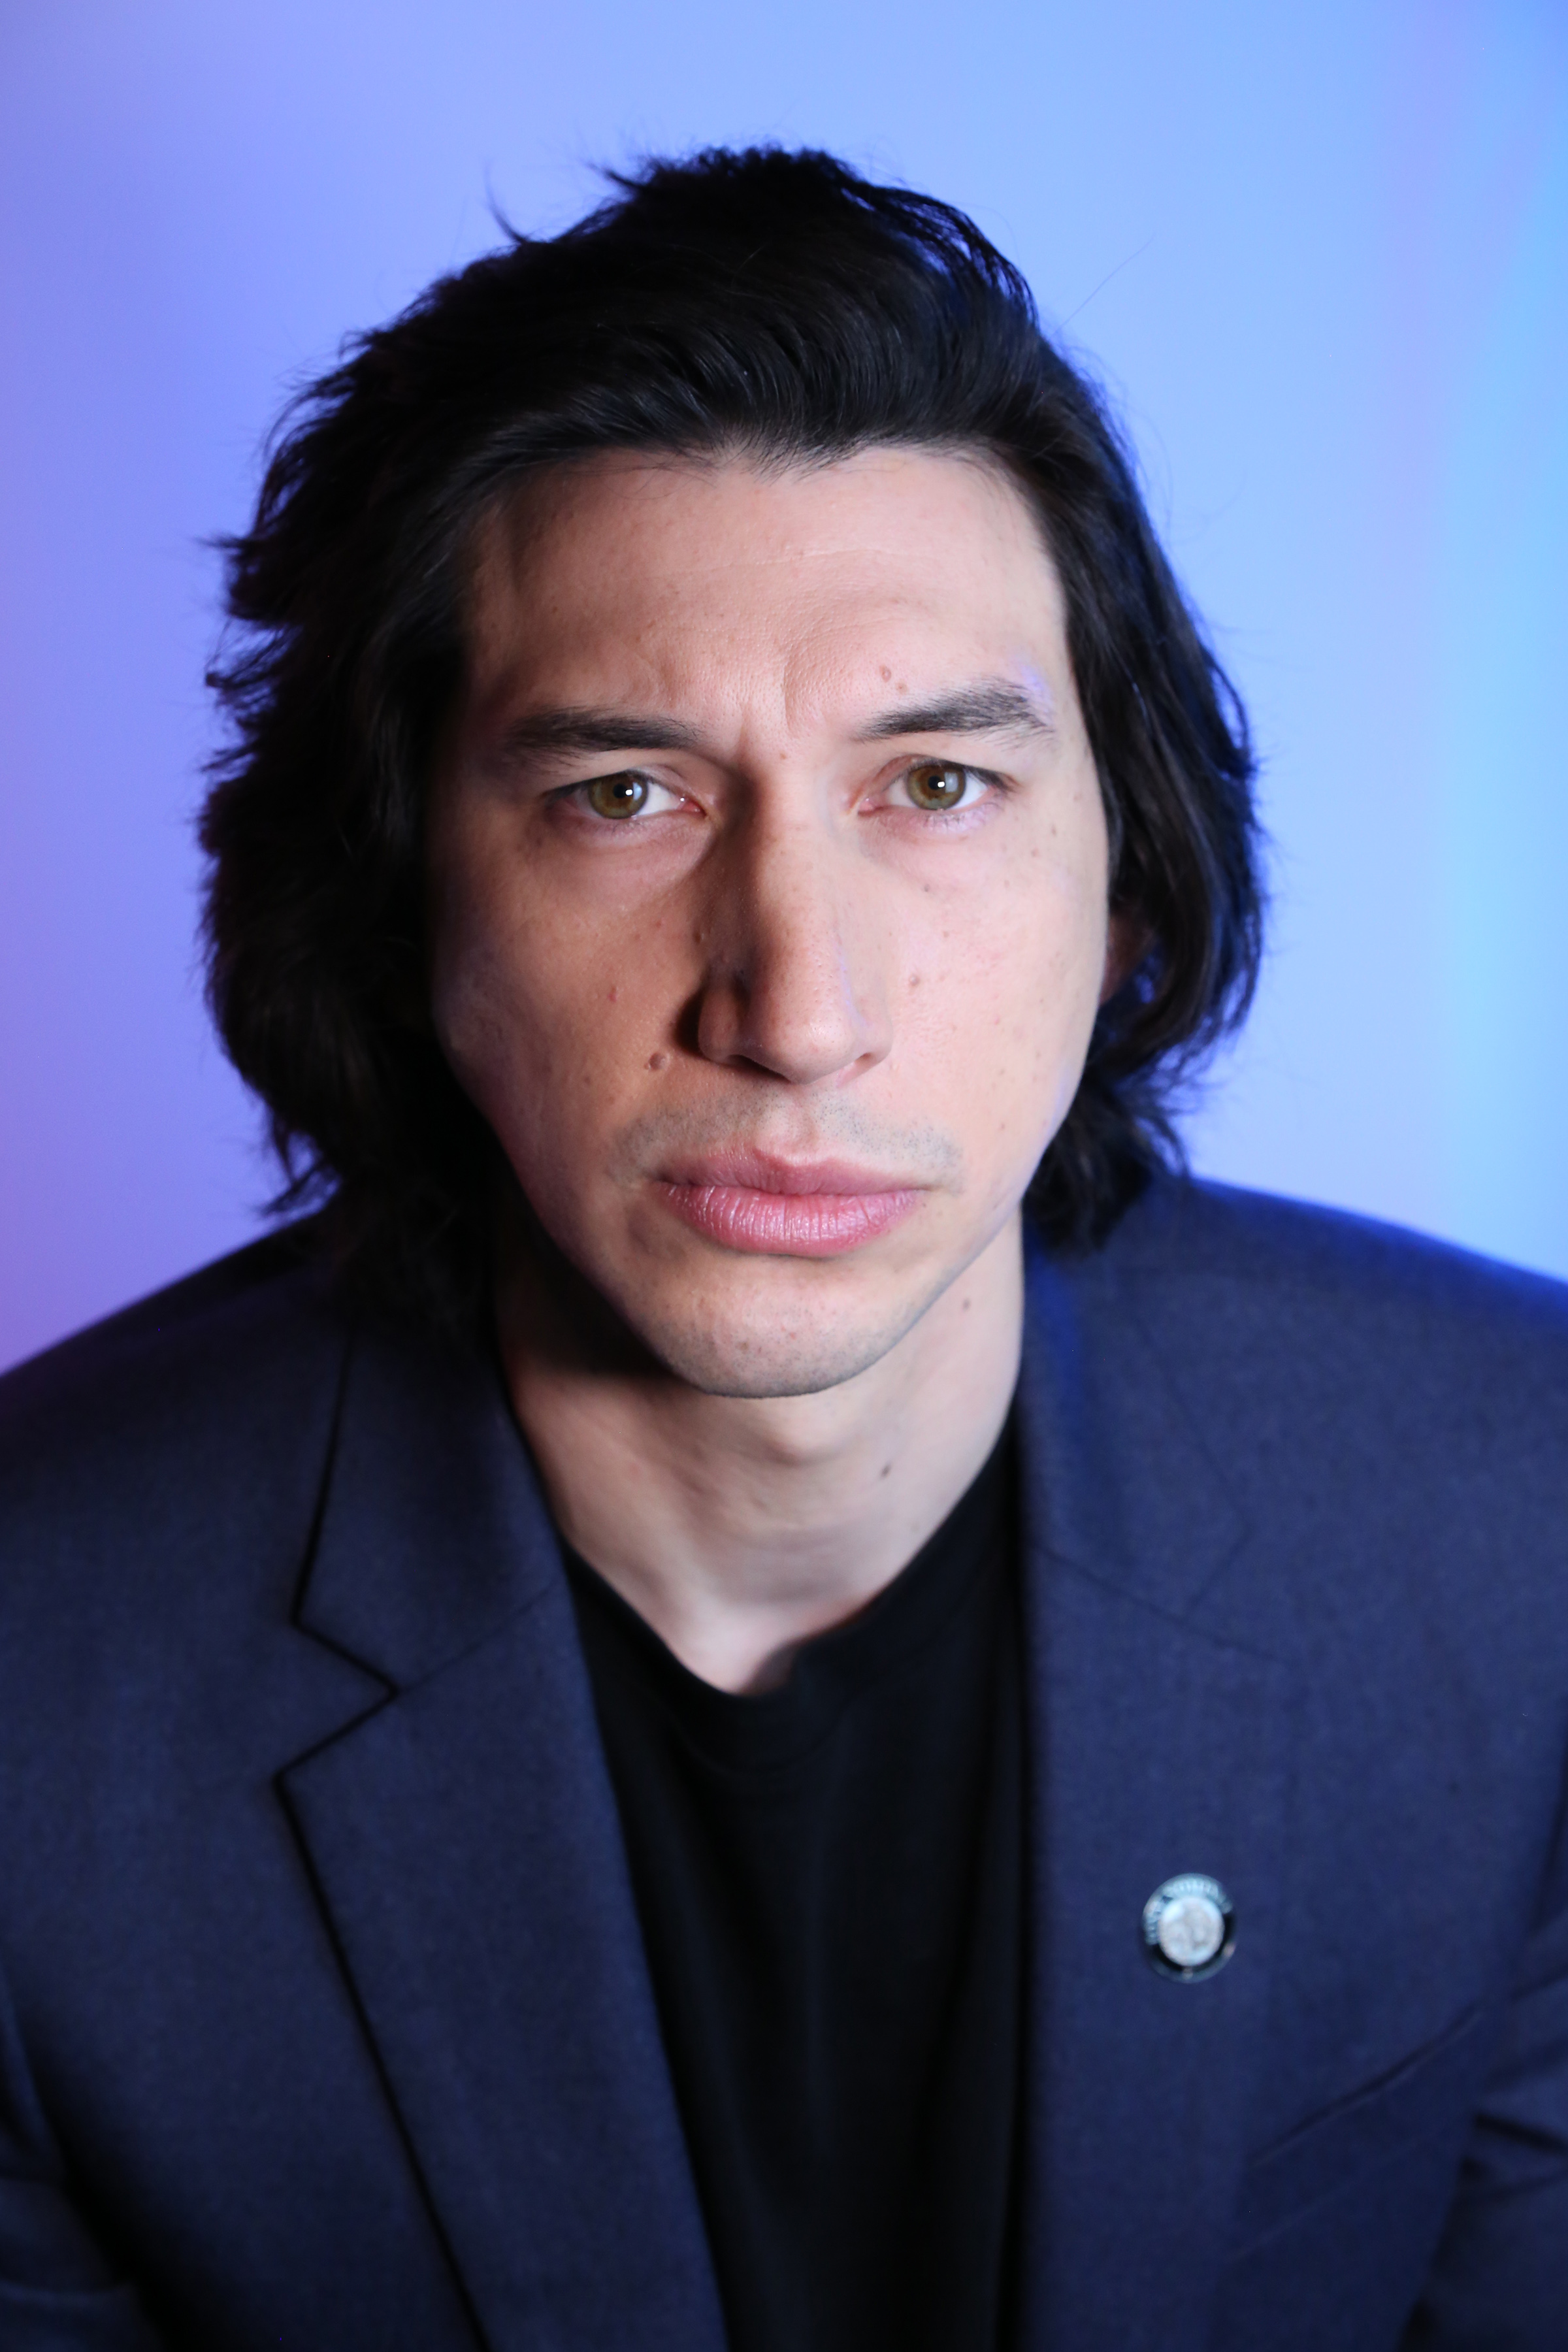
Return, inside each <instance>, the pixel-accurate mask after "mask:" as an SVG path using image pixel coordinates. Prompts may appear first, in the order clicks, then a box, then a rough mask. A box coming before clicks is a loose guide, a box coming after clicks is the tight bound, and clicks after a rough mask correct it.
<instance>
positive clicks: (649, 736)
mask: <svg viewBox="0 0 1568 2352" xmlns="http://www.w3.org/2000/svg"><path fill="white" fill-rule="evenodd" d="M1050 732H1051V719H1050V714H1049V712H1048V710H1047V709H1044V708H1043V707H1042V706H1041V704H1040V702H1039V701H1038V700H1037V698H1036V697H1035V696H1034V695H1032V694H1030V693H1029V692H1027V690H1026V688H1023V687H1021V686H1015V685H1013V684H1012V683H1011V681H1010V680H1008V679H1006V678H986V679H984V680H982V681H981V682H980V683H979V684H977V685H974V686H963V687H958V688H954V690H953V691H952V693H950V694H943V695H940V696H939V697H938V698H936V699H935V700H934V701H932V702H922V703H911V704H909V705H905V706H901V707H900V709H896V710H885V711H883V712H882V713H881V714H880V715H879V717H878V718H876V719H872V720H871V721H870V723H869V724H868V726H866V727H863V728H862V729H861V730H860V732H859V736H858V740H859V741H860V742H862V743H876V742H881V741H882V740H884V739H886V738H887V737H889V736H895V735H997V734H1014V735H1048V734H1049V733H1050ZM701 749H702V738H701V736H700V733H699V732H698V730H697V729H696V728H694V727H683V726H682V725H681V724H680V723H679V720H678V719H662V718H659V717H658V716H656V714H655V713H653V712H652V711H636V710H607V709H592V708H579V707H575V706H569V707H567V708H565V709H559V710H535V711H531V712H529V713H527V714H526V715H525V716H524V717H522V718H521V719H513V720H512V722H511V724H510V726H509V727H508V728H507V729H506V730H505V732H504V733H503V734H502V736H501V738H500V742H499V743H498V745H497V747H496V750H497V753H498V755H499V756H500V759H502V760H503V761H504V760H518V759H526V758H527V756H528V754H529V753H530V752H545V753H549V752H556V753H564V754H568V755H572V756H577V757H581V756H584V755H586V756H588V757H594V756H596V755H597V754H598V753H600V752H605V753H612V754H613V753H615V752H617V751H700V750H701Z"/></svg>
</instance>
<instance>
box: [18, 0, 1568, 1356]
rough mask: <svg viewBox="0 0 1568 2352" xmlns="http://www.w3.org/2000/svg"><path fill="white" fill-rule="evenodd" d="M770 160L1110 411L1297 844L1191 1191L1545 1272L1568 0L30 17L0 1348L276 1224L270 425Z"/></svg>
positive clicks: (1558, 710)
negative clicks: (248, 798)
mask: <svg viewBox="0 0 1568 2352" xmlns="http://www.w3.org/2000/svg"><path fill="white" fill-rule="evenodd" d="M750 139H779V140H784V141H789V142H801V141H808V142H816V143H821V144H826V145H828V146H831V147H834V148H837V149H838V150H839V151H840V152H843V153H845V154H846V155H847V156H849V157H850V158H852V159H853V160H855V161H856V162H858V163H861V164H862V165H868V166H870V167H871V168H872V169H874V170H876V171H879V172H881V173H887V174H891V175H896V176H901V177H904V178H907V179H909V180H911V181H913V182H915V183H916V184H920V185H922V186H926V187H929V188H931V189H932V190H934V191H936V192H937V193H939V194H942V195H945V196H948V197H951V198H952V199H954V200H956V201H957V202H958V203H959V204H961V205H964V206H965V207H967V209H968V210H970V211H971V212H973V214H974V215H975V216H976V217H977V219H978V220H979V221H980V223H981V224H982V226H984V228H985V229H986V230H987V231H988V232H989V233H990V234H991V235H992V236H994V238H995V239H996V240H997V241H998V242H999V243H1000V244H1001V245H1002V246H1003V247H1005V249H1006V250H1007V251H1008V252H1009V253H1010V254H1012V255H1013V256H1014V257H1015V258H1016V260H1017V261H1019V262H1020V263H1021V264H1022V266H1023V267H1024V268H1025V269H1026V272H1027V274H1028V276H1029V277H1030V278H1031V280H1032V282H1033V284H1034V286H1035V289H1036V290H1037V295H1038V298H1039V300H1040V303H1041V307H1042V309H1043V310H1044V311H1045V313H1046V315H1047V319H1048V320H1052V321H1055V322H1057V323H1058V325H1059V326H1061V327H1062V328H1064V329H1065V331H1066V334H1067V336H1068V339H1069V340H1070V341H1071V342H1072V344H1073V345H1074V346H1075V348H1076V349H1077V350H1078V351H1079V352H1080V353H1084V354H1088V355H1089V356H1090V357H1091V359H1092V361H1093V362H1094V364H1095V365H1096V367H1097V368H1098V370H1099V371H1100V373H1101V374H1102V376H1103V378H1104V379H1105V380H1106V381H1107V382H1108V383H1109V384H1110V387H1111V388H1112V391H1113V393H1114V394H1115V397H1116V399H1117V400H1118V402H1119V404H1121V409H1122V411H1123V414H1124V415H1125V416H1126V417H1127V419H1128V421H1129V424H1130V426H1131V432H1132V435H1133V436H1134V439H1135V441H1136V444H1137V446H1138V448H1139V451H1140V453H1141V455H1142V461H1143V465H1144V467H1145V470H1146V474H1147V478H1148V482H1149V486H1150V492H1151V497H1152V504H1153V508H1154V511H1155V514H1156V517H1157V518H1158V519H1159V520H1160V521H1161V523H1162V525H1163V528H1164V530H1165V531H1166V533H1167V536H1168V540H1169V542H1170V544H1171V547H1172V549H1173V553H1174V557H1175V560H1176V562H1177V566H1178V569H1179V570H1180V571H1181V572H1182V573H1183V574H1184V577H1185V579H1186V580H1187V582H1188V583H1189V584H1190V586H1191V588H1192V589H1193V591H1194V593H1195V596H1196V598H1197V601H1198V603H1199V604H1200V605H1201V607H1202V608H1203V609H1204V611H1205V613H1206V614H1208V616H1209V618H1210V620H1211V622H1212V625H1213V626H1214V628H1215V633H1216V635H1217V637H1218V640H1219V643H1220V645H1221V647H1222V649H1223V651H1224V653H1225V656H1226V658H1227V660H1228V661H1229V663H1230V664H1231V665H1232V667H1233V669H1234V671H1235V674H1236V675H1237V678H1238V680H1239V682H1240V684H1241V686H1242V688H1243V690H1244V692H1245V693H1246V694H1247V698H1248V699H1249V702H1250V704H1251V707H1252V709H1253V712H1254V715H1255V718H1256V721H1257V725H1258V734H1259V737H1260V740H1261V743H1262V747H1263V751H1264V753H1265V756H1266V760H1267V763H1268V770H1267V779H1266V813H1267V817H1268V824H1269V827H1270V830H1271V832H1272V835H1273V838H1274V842H1275V845H1276V846H1275V858H1274V881H1275V888H1276V893H1277V898H1278V913H1277V921H1276V929H1275V943H1274V949H1273V953H1272V957H1271V961H1270V963H1269V967H1268V979H1267V982H1266V984H1265V988H1264V992H1263V995H1262V998H1261V1001H1260V1003H1259V1004H1258V1011H1257V1013H1256V1015H1255V1017H1254V1021H1253V1023H1252V1025H1251V1028H1250V1031H1249V1033H1248V1035H1247V1041H1246V1043H1245V1044H1244V1045H1243V1046H1242V1048H1241V1049H1240V1051H1239V1052H1238V1053H1237V1055H1235V1056H1234V1057H1233V1058H1232V1060H1231V1062H1230V1063H1229V1065H1228V1066H1226V1067H1225V1068H1224V1069H1222V1070H1221V1071H1220V1072H1218V1073H1217V1074H1216V1077H1215V1084H1214V1086H1213V1087H1211V1089H1210V1091H1209V1094H1208V1097H1207V1098H1206V1100H1205V1102H1204V1103H1203V1104H1201V1105H1200V1106H1199V1107H1198V1108H1197V1109H1196V1111H1195V1112H1194V1117H1193V1119H1192V1121H1191V1124H1190V1135H1191V1141H1192V1149H1193V1153H1194V1159H1195V1160H1196V1162H1197V1164H1198V1166H1199V1167H1200V1168H1203V1169H1205V1170H1208V1171H1215V1172H1217V1173H1221V1174H1224V1175H1226V1176H1228V1177H1232V1178H1235V1179H1237V1180H1239V1181H1245V1182H1249V1183H1260V1184H1265V1185H1269V1186H1273V1187H1276V1188H1279V1189H1281V1190H1285V1191H1289V1192H1299V1193H1303V1194H1308V1195H1311V1196H1315V1197H1317V1198H1319V1199H1322V1200H1328V1201H1333V1202H1342V1203H1346V1204H1348V1205H1351V1206H1352V1207H1355V1208H1359V1209H1364V1210H1368V1211H1371V1212H1373V1213H1376V1214H1378V1215H1383V1216H1390V1217H1395V1218H1400V1219H1403V1220H1405V1221H1406V1222H1408V1223H1414V1224H1417V1225H1421V1226H1425V1227H1427V1228H1429V1229H1430V1230H1432V1231H1434V1232H1436V1233H1440V1234H1447V1235H1450V1236H1453V1237H1454V1238H1456V1239H1458V1240H1460V1241H1463V1242H1465V1243H1468V1244H1472V1245H1474V1246H1476V1247H1479V1248H1481V1249H1485V1250H1489V1251H1494V1252H1497V1253H1500V1254H1502V1255H1508V1256H1511V1257H1516V1258H1519V1259H1521V1260H1523V1261H1525V1262H1526V1263H1528V1264H1531V1265H1538V1266H1543V1267H1547V1268H1550V1269H1552V1270H1553V1271H1554V1272H1557V1273H1560V1274H1568V1191H1565V1187H1564V1179H1563V1170H1564V1165H1565V1163H1568V1089H1565V1086H1564V1079H1565V1076H1568V1066H1565V1056H1564V1045H1563V1015H1562V1013H1561V1010H1560V1003H1559V998H1560V993H1561V989H1562V985H1563V948H1562V942H1561V932H1562V925H1563V916H1562V907H1563V890H1564V877H1565V876H1568V754H1565V751H1564V740H1565V738H1564V716H1563V708H1564V699H1565V688H1568V587H1565V582H1568V562H1565V560H1564V551H1565V548H1568V395H1565V384H1568V5H1564V0H1535V4H1534V5H1531V0H1485V5H1481V0H1350V4H1349V5H1347V0H1312V5H1306V0H1249V4H1248V5H1226V0H1188V5H1184V6H1182V7H1177V6H1174V5H1171V0H1014V5H994V0H967V5H963V6H957V5H937V0H791V5H788V6H786V7H771V8H763V7H761V6H757V5H752V0H731V5H723V6H721V5H713V0H665V5H662V6H660V7H658V8H653V7H649V6H646V5H645V6H636V5H631V0H558V5H554V6H551V5H544V0H510V5H508V4H507V0H441V5H434V0H422V5H407V0H376V5H371V0H308V4H307V0H221V5H214V0H112V4H111V5H88V0H3V5H0V301H3V310H0V317H3V320H4V331H3V345H0V371H3V389H0V629H3V638H0V645H3V653H0V674H3V681H4V705H3V716H0V1362H4V1361H8V1360H12V1359H14V1358H16V1357H19V1356H21V1355H23V1354H25V1353H26V1352H27V1351H29V1350H30V1349H34V1348H37V1347H38V1346H41V1345H42V1344H44V1343H45V1342H47V1340H49V1339H54V1338H55V1337H57V1336H58V1335H59V1334H61V1333H63V1332H65V1331H66V1330H68V1329H69V1328H72V1327H73V1326H75V1325H77V1324H79V1323H81V1322H83V1321H85V1320H86V1319H88V1318H90V1317H92V1316H95V1315H98V1314H100V1313H102V1312H103V1311H105V1310H106V1309H108V1308H110V1307H114V1306H117V1305H118V1304H120V1303H121V1301H123V1300H126V1299H128V1298H130V1297H132V1296H134V1295H135V1294H136V1293H138V1292H139V1291H142V1290H144V1289H146V1288H148V1287H149V1286H152V1285H153V1284H155V1283H157V1282H160V1281H163V1280H165V1279H166V1278H168V1277H169V1276H173V1275H174V1274H177V1273H179V1272H180V1271H181V1270H182V1269H183V1268H184V1267H186V1266H189V1265H195V1263H197V1262H198V1261H199V1260H201V1259H202V1258H204V1257H206V1256H209V1255H212V1254H214V1253H215V1252H216V1251H219V1250H221V1249H224V1248H226V1247H228V1246H230V1245H232V1244H235V1243H237V1242H238V1241H240V1240H242V1239H244V1238H245V1237H246V1236H247V1234H250V1233H251V1232H253V1231H254V1230H255V1229H256V1223H257V1219H258V1212H259V1206H260V1203H261V1202H263V1201H264V1199H265V1196H266V1192H267V1189H268V1176H267V1171H266V1170H265V1167H264V1165H263V1163H262V1161H261V1160H260V1159H259V1158H258V1153H257V1150H256V1140H255V1139H256V1121H255V1119H254V1117H253V1114H252V1111H251V1108H250V1107H249V1106H248V1104H247V1100H246V1098H245V1097H244V1096H243V1094H242V1092H241V1090H240V1088H239V1087H238V1086H237V1082H236V1081H235V1080H234V1079H233V1078H232V1076H230V1075H229V1073H228V1072H227V1070H226V1066H225V1065H224V1064H223V1062H222V1059H221V1057H220V1055H218V1053H217V1052H216V1048H215V1046H214V1045H213V1044H212V1043H211V1041H210V1039H209V1037H208V1035H207V1033H206V1029H205V1021H204V1016H203V1013H202V1010H201V1005H200V1000H199V991H198V988H197V986H196V984H195V973H194V962H193V951H192V945H191V939H192V927H193V917H194V908H195V885H196V862H195V856H194V853H193V849H192V845H191V834H190V818H191V812H192V809H193V806H194V804H195V798H196V794H197V791H198V771H199V765H200V762H201V761H202V758H203V756H204V754H205V752H206V751H207V750H208V749H210V746H211V735H210V730H209V720H208V717H207V714H206V711H205V708H204V701H203V694H202V688H201V682H200V681H201V673H202V667H203V663H204V659H205V655H206V653H207V651H208V648H209V646H210V644H211V641H212V637H213V633H214V626H215V591H216V577H217V575H216V564H215V563H214V562H213V560H212V559H211V557H210V556H209V555H208V554H206V553H205V551H204V549H203V544H202V542H203V539H204V536H205V534H208V533H210V532H212V531H214V530H221V529H226V528H232V527H233V526H235V525H237V524H238V523H239V522H240V521H241V520H243V519H244V517H245V515H246V512H247V501H248V500H249V499H250V497H251V495H252V493H253V490H254V488H255V484H256V480H257V456H256V453H257V447H258V441H259V438H260V436H261V435H262V434H263V432H264V430H265V429H266V427H267V425H268V422H269V420H270V419H271V417H272V416H273V415H274V413H275V411H276V409H277V406H278V404H279V399H280V397H281V395H282V394H283V393H284V392H285V390H286V389H287V388H288V386H289V384H290V383H294V382H296V381H297V380H298V379H299V378H300V375H301V373H303V372H306V371H309V370H311V369H314V368H316V367H319V366H320V365H321V363H323V362H326V361H328V360H330V358H331V355H332V352H333V351H334V348H335V346H336V344H337V341H338V339H339V337H340V336H341V335H342V333H343V332H344V331H346V330H348V329H350V328H353V327H355V326H364V325H369V324H371V323H373V322H374V321H376V320H380V319H382V318H384V317H385V316H386V315H387V314H388V313H389V312H390V311H392V310H395V308H397V307H398V306H399V305H401V304H402V303H403V302H405V300H406V299H408V298H409V297H410V296H411V295H413V294H414V293H415V291H416V289H418V288H419V287H420V286H421V285H422V284H423V283H424V281H425V280H426V278H429V277H430V276H432V275H433V274H434V273H435V272H437V270H442V269H446V268H451V267H452V266H453V265H454V264H457V263H459V262H461V261H463V260H464V259H466V258H467V257H468V256H469V255H471V254H473V253H474V252H476V251H478V250H479V248H480V247H482V246H483V245H484V244H486V243H487V241H489V239H490V237H491V235H492V230H491V226H490V221H489V214H488V209H487V208H488V205H489V201H490V200H491V199H492V198H493V199H494V200H495V202H497V203H498V204H500V205H501V206H502V207H503V208H504V209H505V211H506V212H507V213H508V214H509V215H510V217H511V218H512V219H514V220H515V221H516V222H518V223H519V224H520V225H521V226H528V227H550V226H560V225H563V223H564V222H565V221H567V220H568V219H569V218H571V217H572V216H573V215H574V213H575V212H576V211H577V210H579V209H581V208H582V207H583V205H584V203H585V202H587V201H588V200H590V199H591V198H592V196H593V194H594V181H593V177H592V171H591V166H592V164H593V163H595V161H607V162H616V161H617V160H620V159H624V158H626V157H627V156H629V155H631V154H632V153H634V152H637V150H639V149H663V150H669V149H680V148H684V147H687V146H689V145H692V144H696V143H701V142H714V141H726V142H736V141H743V140H750Z"/></svg>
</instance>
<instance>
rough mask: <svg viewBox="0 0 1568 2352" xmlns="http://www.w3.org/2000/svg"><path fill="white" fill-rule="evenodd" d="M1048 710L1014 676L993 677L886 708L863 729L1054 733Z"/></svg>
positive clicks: (871, 734) (867, 738) (872, 733)
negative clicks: (948, 691)
mask: <svg viewBox="0 0 1568 2352" xmlns="http://www.w3.org/2000/svg"><path fill="white" fill-rule="evenodd" d="M1051 732H1052V721H1051V714H1050V711H1049V709H1048V708H1047V706H1046V705H1045V704H1044V703H1042V702H1041V700H1040V699H1039V698H1038V697H1037V696H1036V695H1033V694H1030V693H1029V692H1028V691H1027V689H1026V688H1024V687H1021V686H1015V685H1014V684H1013V682H1012V680H1011V679H1010V678H1005V677H988V678H982V679H980V680H978V681H977V682H976V683H975V684H974V685H973V686H961V687H958V688H955V689H954V690H953V691H952V693H951V694H942V695H939V696H938V697H937V698H936V699H935V700H934V701H932V702H917V703H911V704H910V705H908V706H906V707H903V708H900V709H897V710H885V711H883V712H882V714H881V716H880V717H879V718H877V719H872V721H871V723H870V725H869V726H868V727H865V728H862V730H861V731H860V738H859V740H860V741H861V742H863V743H873V742H881V741H882V740H884V738H886V737H888V736H890V735H1049V734H1050V733H1051Z"/></svg>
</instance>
